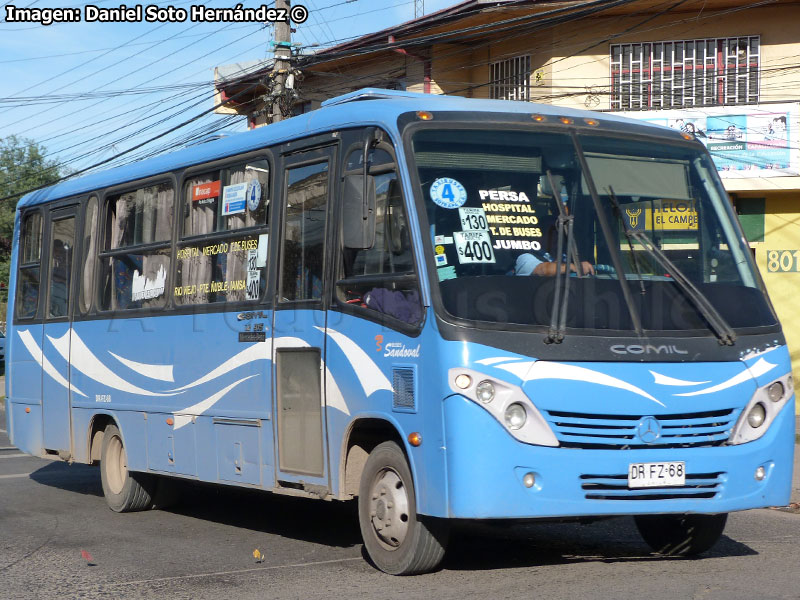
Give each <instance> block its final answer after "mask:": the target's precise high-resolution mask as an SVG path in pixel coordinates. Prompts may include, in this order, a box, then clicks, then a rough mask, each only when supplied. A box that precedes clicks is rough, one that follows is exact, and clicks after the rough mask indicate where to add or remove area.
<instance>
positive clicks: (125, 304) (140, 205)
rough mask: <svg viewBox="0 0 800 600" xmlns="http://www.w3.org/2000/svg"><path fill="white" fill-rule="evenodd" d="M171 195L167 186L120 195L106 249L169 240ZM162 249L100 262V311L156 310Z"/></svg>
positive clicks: (164, 266) (164, 262) (161, 297)
mask: <svg viewBox="0 0 800 600" xmlns="http://www.w3.org/2000/svg"><path fill="white" fill-rule="evenodd" d="M173 200H174V192H173V190H172V188H171V187H170V186H169V185H168V184H161V185H158V186H150V187H147V188H140V189H138V190H135V191H133V192H128V193H125V194H122V195H120V196H119V197H118V198H117V199H116V202H115V203H114V206H113V213H112V218H111V223H110V229H111V235H110V240H109V242H110V249H111V250H117V249H122V248H125V247H127V246H134V245H140V244H152V243H157V242H167V241H169V240H170V238H171V237H172V222H173V221H172V215H173V211H172V207H173ZM169 255H170V252H169V251H168V249H166V250H156V251H148V252H144V253H141V252H140V253H127V254H120V255H116V256H114V257H111V258H107V259H106V260H105V261H104V265H103V267H104V273H103V281H104V282H105V283H104V290H105V293H104V299H105V301H104V308H106V309H109V308H110V309H112V310H121V309H126V308H158V307H162V306H164V304H165V303H166V294H165V290H166V279H167V276H168V274H169Z"/></svg>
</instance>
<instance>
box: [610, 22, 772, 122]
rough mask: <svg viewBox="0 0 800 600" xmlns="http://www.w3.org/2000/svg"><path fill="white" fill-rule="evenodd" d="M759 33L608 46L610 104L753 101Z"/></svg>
mask: <svg viewBox="0 0 800 600" xmlns="http://www.w3.org/2000/svg"><path fill="white" fill-rule="evenodd" d="M759 46H760V39H759V36H743V37H733V38H710V39H702V40H683V41H672V42H647V43H641V44H614V45H612V46H611V109H612V110H648V109H659V108H684V107H690V106H731V105H737V104H753V103H757V102H758V91H759V90H758V88H759V80H758V71H759Z"/></svg>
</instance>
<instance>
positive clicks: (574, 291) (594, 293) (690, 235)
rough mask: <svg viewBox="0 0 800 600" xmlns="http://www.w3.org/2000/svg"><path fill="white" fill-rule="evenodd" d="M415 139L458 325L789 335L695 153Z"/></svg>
mask: <svg viewBox="0 0 800 600" xmlns="http://www.w3.org/2000/svg"><path fill="white" fill-rule="evenodd" d="M412 139H413V152H414V160H415V162H416V169H417V173H418V175H419V180H420V183H421V187H422V195H423V201H424V203H425V207H426V213H427V219H428V226H429V232H430V236H431V241H432V246H433V249H434V254H433V256H432V257H430V260H432V261H434V262H435V265H436V272H437V275H438V281H439V288H440V292H441V298H442V304H443V308H444V309H445V311H446V312H447V313H449V314H450V315H452V316H454V317H457V318H461V319H467V320H471V321H483V322H489V323H491V324H492V326H497V325H498V324H500V325H503V324H507V325H510V326H517V325H523V326H526V325H527V326H533V327H537V326H543V327H544V326H547V325H550V324H551V323H552V322H553V314H554V312H558V311H561V310H563V311H564V313H563V314H564V316H565V324H566V328H568V329H570V328H571V329H573V330H574V329H583V330H602V331H604V332H609V331H621V332H624V334H628V333H630V332H631V331H632V330H634V329H639V328H641V329H644V330H648V331H663V332H676V331H682V332H687V331H703V332H704V334H705V333H708V332H709V330H710V329H711V325H713V324H714V323H713V321H714V318H712V316H713V315H715V316H716V317H718V318H719V321H720V322H722V323H724V325H725V326H726V327H727V326H729V327H731V328H734V329H736V328H752V327H764V326H772V325H775V324H776V323H777V319H776V317H775V315H774V313H773V311H772V309H771V307H770V305H769V302H768V300H767V299H766V296H765V293H764V289H763V286H762V283H761V281H760V279H759V277H758V275H757V273H756V271H755V269H754V264H753V260H752V258H751V256H750V251H749V248H748V247H747V245H746V244H745V242H744V240H743V239H742V238H741V236H740V234H739V233H738V231H739V230H738V229H737V228H736V227H735V225H734V223H733V219H734V218H735V217H734V216H733V212H732V210H731V207H730V205H729V202H728V199H727V197H726V196H725V195H724V194H723V193H722V191H721V190H720V187H719V186H718V182H717V180H716V177H717V176H716V173H715V170H714V166H713V164H712V162H711V160H710V158H709V157H708V155H707V154H706V153H705V152H703V151H702V150H699V149H698V148H697V147H696V146H695V145H694V144H688V143H687V144H673V143H654V142H651V141H648V142H643V141H639V140H636V139H627V138H620V137H614V136H612V135H610V134H606V135H602V134H595V133H593V134H592V135H588V134H583V135H579V136H576V137H575V138H574V139H573V137H572V136H571V135H570V134H568V133H556V132H534V131H530V130H514V129H509V130H498V129H496V128H495V129H491V130H488V129H477V128H476V129H420V130H418V131H417V132H415V134H414V135H413V138H412ZM567 273H569V281H568V282H567V285H566V289H561V288H563V287H564V282H565V279H566V278H567ZM559 281H560V283H559ZM626 287H627V289H625V288H626ZM698 299H699V300H701V301H702V302H700V301H698ZM703 306H706V307H708V308H707V309H705V310H704V309H703ZM743 306H747V307H748V310H746V311H743V310H741V308H742V307H743ZM709 311H710V312H711V313H713V315H710V314H709ZM716 317H715V318H716Z"/></svg>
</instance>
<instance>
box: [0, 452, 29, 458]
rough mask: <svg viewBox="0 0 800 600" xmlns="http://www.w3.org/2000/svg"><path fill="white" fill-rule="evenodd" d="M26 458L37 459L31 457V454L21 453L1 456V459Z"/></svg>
mask: <svg viewBox="0 0 800 600" xmlns="http://www.w3.org/2000/svg"><path fill="white" fill-rule="evenodd" d="M26 456H27V457H29V458H35V457H31V455H30V454H22V453H21V452H20V453H19V454H0V458H25V457H26Z"/></svg>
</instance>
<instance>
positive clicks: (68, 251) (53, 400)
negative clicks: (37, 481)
mask: <svg viewBox="0 0 800 600" xmlns="http://www.w3.org/2000/svg"><path fill="white" fill-rule="evenodd" d="M77 220H78V207H77V206H71V207H68V208H57V209H52V210H50V213H49V218H48V220H47V233H48V235H47V237H46V238H45V239H46V240H47V253H46V255H45V260H46V264H47V266H48V268H47V283H46V287H45V289H46V290H47V294H46V296H45V305H44V317H45V320H44V327H43V339H42V354H43V360H42V362H43V365H44V371H45V372H44V377H43V380H42V442H43V444H42V445H43V446H44V449H45V451H46V452H49V453H50V454H56V453H58V454H60V455H61V456H62V457H66V455H69V454H71V449H72V445H71V430H72V426H71V414H70V402H71V400H70V384H69V381H70V369H69V350H70V328H71V319H72V317H71V315H72V310H71V309H72V293H71V288H72V282H73V280H74V271H73V266H74V265H73V263H74V255H75V228H76V223H77ZM48 363H49V364H48Z"/></svg>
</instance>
